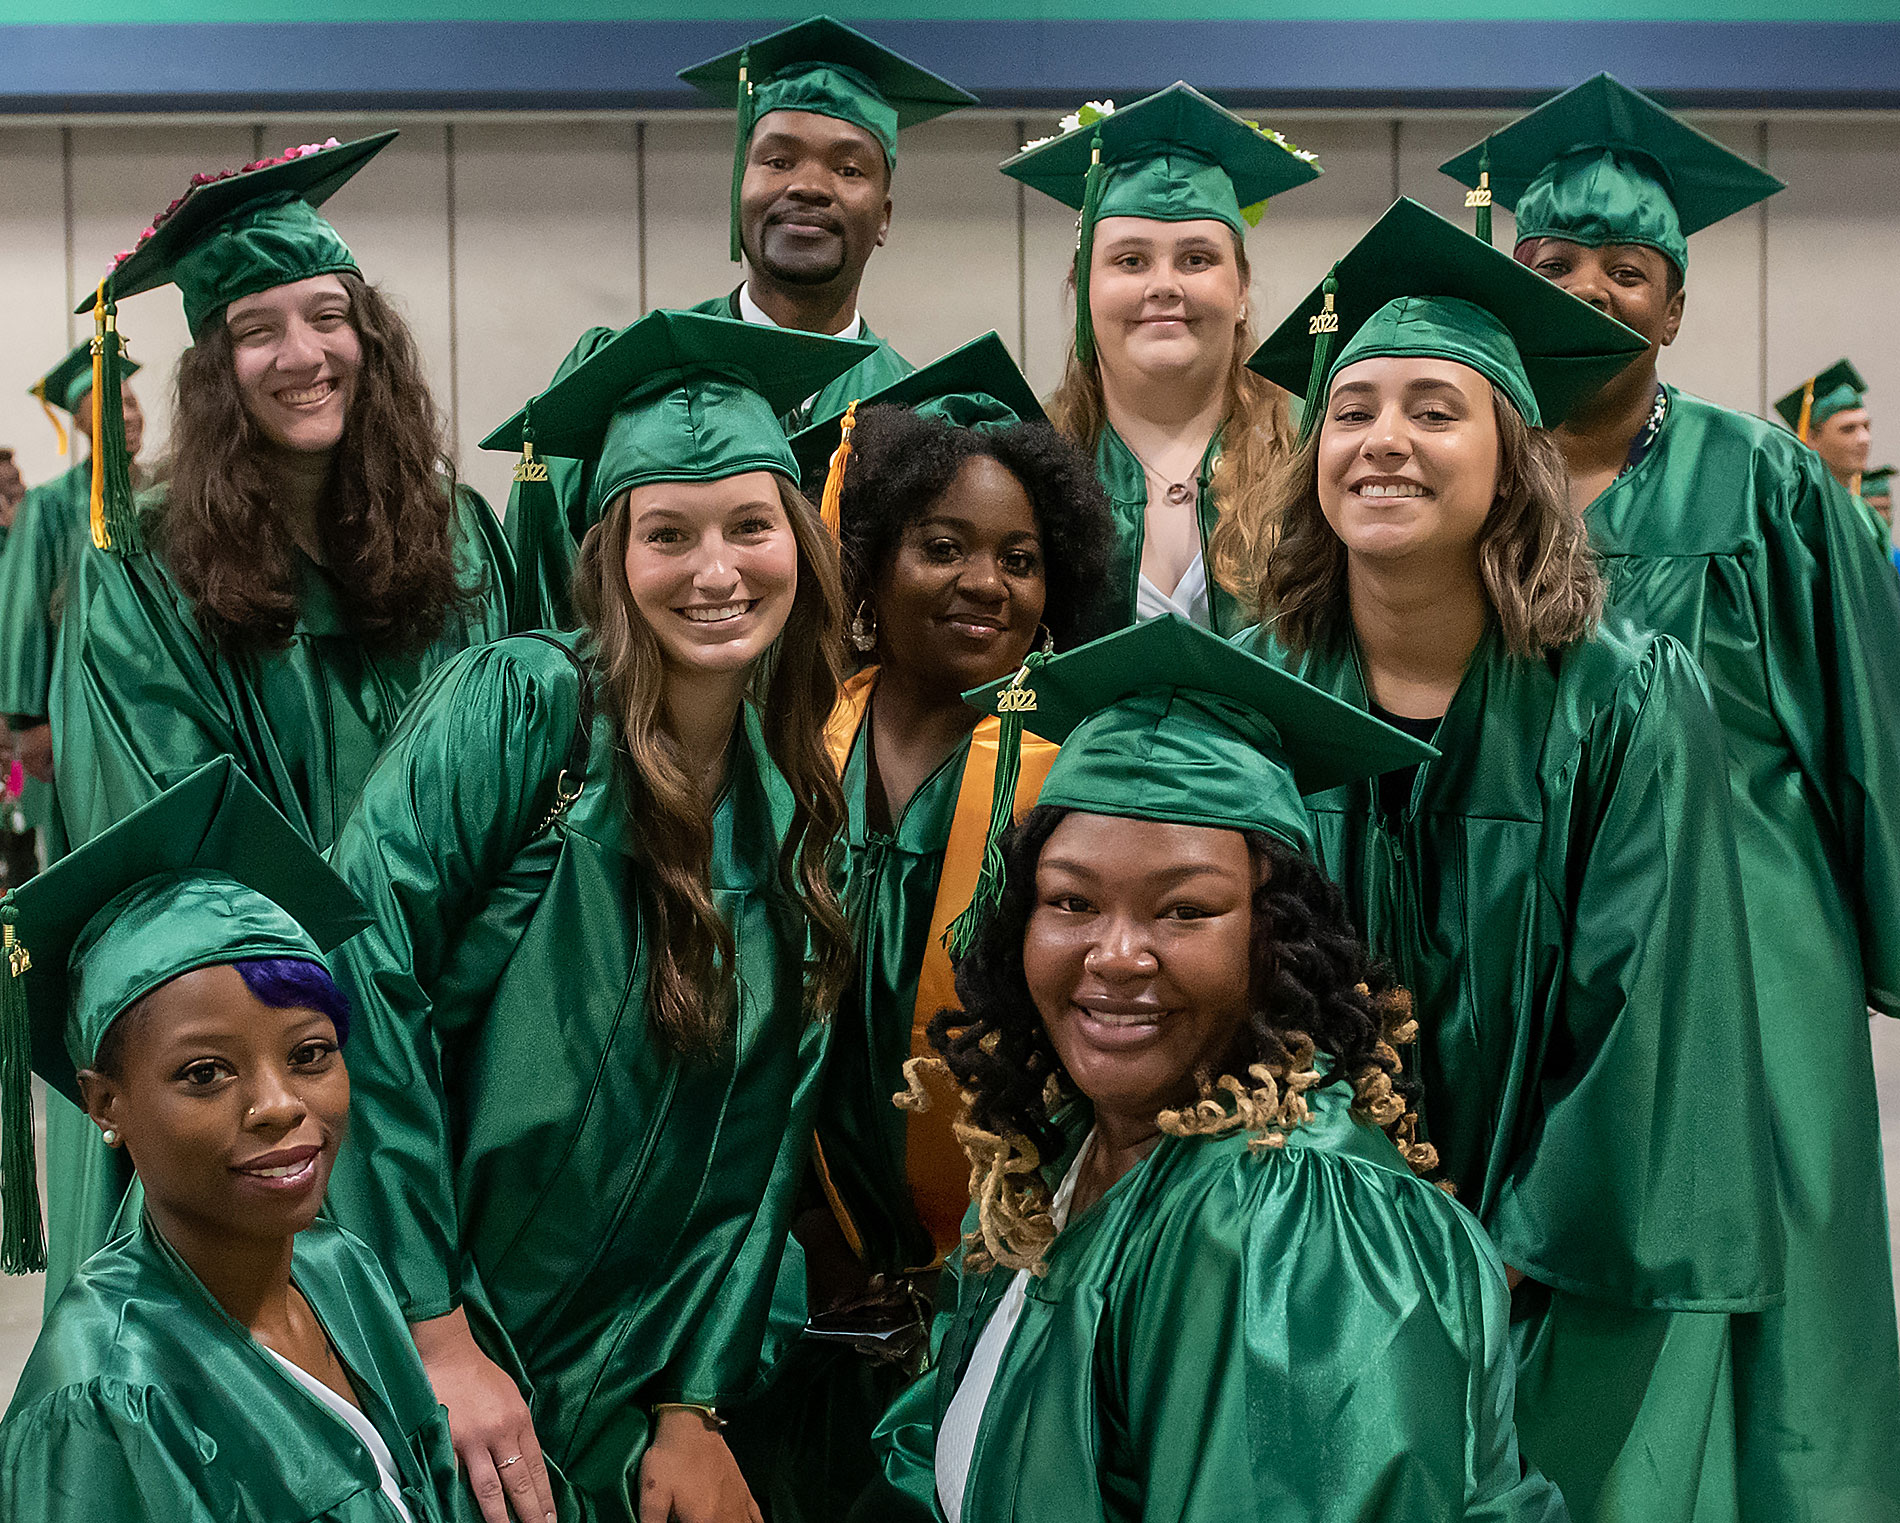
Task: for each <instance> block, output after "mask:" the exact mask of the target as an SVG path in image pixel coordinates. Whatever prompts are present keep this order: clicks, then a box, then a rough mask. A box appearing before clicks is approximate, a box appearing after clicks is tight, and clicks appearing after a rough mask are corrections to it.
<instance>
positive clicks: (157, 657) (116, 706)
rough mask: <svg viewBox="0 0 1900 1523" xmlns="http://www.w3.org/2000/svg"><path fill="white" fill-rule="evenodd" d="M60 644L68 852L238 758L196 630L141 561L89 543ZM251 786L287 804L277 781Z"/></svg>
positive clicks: (55, 699)
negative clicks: (194, 776)
mask: <svg viewBox="0 0 1900 1523" xmlns="http://www.w3.org/2000/svg"><path fill="white" fill-rule="evenodd" d="M59 640H60V661H59V680H58V682H57V684H56V686H55V689H54V692H53V694H52V702H51V708H52V714H51V718H52V723H53V765H54V773H55V777H56V780H57V783H56V785H57V787H58V790H59V801H60V808H61V810H62V812H63V813H64V815H65V817H66V823H67V826H68V828H69V830H70V831H71V834H72V838H73V843H74V844H75V845H78V844H80V843H82V842H85V841H89V840H91V839H92V837H94V836H96V835H98V834H99V833H100V832H101V831H102V830H104V829H106V827H107V826H109V825H112V824H114V823H116V822H117V821H119V820H122V819H124V818H125V816H126V815H128V814H130V813H131V812H132V811H133V810H135V809H137V808H138V807H139V806H140V805H141V804H144V803H146V802H148V801H149V800H151V799H152V798H154V797H155V796H156V795H158V794H159V793H161V792H163V791H164V790H165V789H166V788H168V787H169V786H171V784H173V783H175V782H177V781H178V780H179V779H180V778H182V777H184V776H186V775H187V774H188V773H190V772H192V771H193V770H194V769H196V768H197V767H200V766H202V765H203V764H204V763H206V762H208V761H211V760H214V759H215V758H217V757H219V756H226V755H238V756H242V755H245V754H247V752H248V750H249V748H247V747H245V746H243V745H242V744H241V743H240V739H239V736H238V734H237V732H236V729H235V727H234V726H235V719H234V716H233V713H232V710H231V707H230V705H229V704H228V703H227V702H226V701H225V697H224V695H223V694H222V693H221V692H220V690H219V688H218V685H217V682H216V679H215V677H214V675H213V673H212V670H211V667H210V665H209V663H208V660H207V652H206V650H205V647H204V645H203V643H202V640H201V637H200V635H199V633H198V630H197V628H196V626H195V625H194V624H193V623H192V621H191V618H190V615H189V614H188V613H186V612H185V611H184V610H183V608H182V607H181V606H180V600H179V598H178V594H177V593H176V591H175V590H174V589H173V587H172V585H171V582H170V579H169V578H168V577H166V575H165V574H164V572H163V571H162V570H160V569H159V566H158V564H157V562H156V561H154V560H153V559H152V558H151V556H150V555H147V554H134V555H129V556H119V555H116V554H113V553H111V552H108V551H104V550H97V549H94V548H93V547H92V546H91V545H90V544H88V545H87V546H86V547H85V549H84V550H83V551H81V553H80V555H79V558H78V560H77V562H76V564H75V566H74V568H73V574H72V577H71V582H70V590H69V594H68V598H67V606H66V610H65V616H64V618H63V619H62V621H61V624H60V634H59ZM254 781H257V782H259V783H260V785H261V786H264V787H265V791H266V792H267V793H270V794H271V795H272V796H274V797H276V798H279V799H282V798H295V797H296V796H297V795H296V791H295V789H294V788H292V787H291V786H290V780H289V779H287V778H279V779H268V780H267V779H254Z"/></svg>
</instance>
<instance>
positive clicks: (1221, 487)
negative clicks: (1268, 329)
mask: <svg viewBox="0 0 1900 1523" xmlns="http://www.w3.org/2000/svg"><path fill="white" fill-rule="evenodd" d="M1234 265H1235V268H1236V269H1237V270H1238V271H1239V274H1240V289H1241V291H1242V293H1243V294H1246V293H1250V292H1251V291H1252V289H1253V265H1252V263H1251V262H1250V261H1249V260H1248V258H1247V246H1246V244H1245V243H1243V242H1242V241H1241V240H1240V239H1239V238H1238V237H1236V238H1235V239H1234ZM1064 284H1065V286H1066V287H1067V289H1068V292H1069V296H1070V299H1071V300H1073V299H1074V296H1075V271H1074V270H1073V269H1072V270H1070V272H1069V274H1068V276H1067V277H1066V279H1065V281H1064ZM1255 345H1256V341H1255V339H1254V331H1253V317H1252V301H1251V296H1249V304H1248V311H1247V312H1245V313H1243V314H1242V316H1241V318H1240V320H1239V321H1238V322H1237V323H1235V324H1234V353H1233V358H1232V360H1231V362H1230V363H1229V366H1228V370H1227V410H1226V412H1225V414H1224V415H1223V418H1222V422H1221V450H1220V458H1219V459H1218V460H1216V461H1215V463H1214V477H1213V480H1212V482H1211V483H1210V486H1211V489H1212V491H1213V494H1214V501H1215V502H1216V503H1221V504H1225V503H1227V502H1228V501H1230V500H1231V499H1232V498H1233V497H1234V496H1235V494H1236V493H1238V492H1240V491H1242V490H1244V489H1245V487H1246V486H1247V484H1248V483H1251V482H1258V481H1261V480H1263V479H1264V478H1265V477H1266V476H1267V474H1268V473H1269V472H1270V471H1271V470H1272V469H1273V467H1274V465H1275V464H1276V463H1277V462H1278V461H1279V460H1280V459H1282V458H1283V457H1284V456H1285V455H1286V454H1287V452H1288V451H1289V450H1291V449H1292V448H1293V421H1292V412H1291V409H1290V408H1289V406H1288V402H1287V394H1286V393H1285V392H1284V391H1282V390H1281V389H1280V388H1279V387H1278V386H1276V385H1274V384H1273V382H1271V381H1269V380H1268V379H1267V378H1266V377H1265V376H1262V375H1256V374H1255V373H1254V372H1253V371H1251V370H1249V369H1248V368H1247V357H1248V356H1249V355H1251V354H1252V353H1253V351H1254V348H1255ZM1048 413H1049V421H1050V422H1051V423H1053V424H1054V425H1055V426H1056V430H1057V431H1058V432H1059V433H1061V434H1063V435H1065V436H1067V437H1068V438H1069V439H1071V440H1073V441H1074V442H1075V444H1076V445H1078V446H1079V447H1080V448H1081V449H1082V450H1083V451H1084V452H1085V453H1086V454H1087V455H1088V456H1089V458H1090V459H1091V460H1093V459H1094V458H1095V447H1096V445H1097V444H1098V443H1100V442H1101V437H1102V430H1103V429H1104V428H1106V427H1107V426H1108V404H1107V402H1106V401H1105V400H1104V399H1103V396H1102V360H1101V355H1100V354H1099V353H1097V355H1096V357H1095V359H1094V360H1093V361H1091V362H1090V363H1089V364H1088V365H1086V366H1084V365H1082V364H1080V363H1078V362H1077V360H1076V357H1075V341H1074V339H1073V337H1071V339H1070V341H1069V356H1068V359H1067V361H1066V362H1065V363H1064V365H1063V368H1062V381H1061V383H1060V384H1059V385H1058V386H1057V387H1056V389H1055V392H1054V394H1053V395H1052V396H1051V397H1050V398H1049V406H1048Z"/></svg>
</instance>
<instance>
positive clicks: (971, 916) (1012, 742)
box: [943, 651, 1047, 962]
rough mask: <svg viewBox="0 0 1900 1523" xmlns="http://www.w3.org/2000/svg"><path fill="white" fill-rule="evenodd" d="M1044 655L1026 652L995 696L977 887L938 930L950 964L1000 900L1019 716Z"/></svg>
mask: <svg viewBox="0 0 1900 1523" xmlns="http://www.w3.org/2000/svg"><path fill="white" fill-rule="evenodd" d="M1045 659H1047V658H1046V657H1044V655H1043V654H1042V652H1041V651H1031V652H1030V653H1029V657H1028V659H1027V660H1025V661H1024V662H1023V664H1022V669H1021V670H1020V671H1018V672H1017V673H1016V675H1015V676H1014V677H1012V678H1011V679H1010V683H1009V686H1008V687H1006V688H1004V689H1003V691H1002V692H1000V693H998V694H997V695H996V699H997V707H996V712H997V726H996V782H995V784H994V786H993V787H992V788H991V790H990V828H989V831H988V833H987V834H986V835H985V837H984V839H983V866H982V869H981V870H980V871H979V872H978V874H977V879H976V891H975V892H974V893H972V894H971V895H970V902H969V904H968V905H967V906H966V907H965V908H964V911H963V913H962V914H960V915H958V916H957V918H956V919H955V920H953V921H951V922H950V924H949V925H948V926H947V927H946V928H945V930H944V933H943V944H944V946H945V948H946V949H947V950H948V951H949V953H950V960H951V961H952V962H956V961H958V960H959V959H960V958H961V957H962V956H963V955H964V954H965V953H966V952H968V951H969V950H970V946H971V944H972V943H973V942H975V940H976V937H977V932H978V931H979V930H981V929H982V925H983V922H984V921H985V920H987V919H988V918H989V917H990V916H991V915H993V914H994V913H995V912H996V907H997V906H998V905H999V904H1001V903H1002V902H1003V833H1004V832H1005V831H1007V830H1008V829H1009V827H1010V826H1011V825H1013V824H1014V823H1015V822H1016V778H1017V774H1018V773H1020V772H1021V771H1022V760H1023V715H1025V714H1033V713H1035V711H1036V690H1035V689H1034V688H1032V687H1030V686H1029V685H1028V678H1029V674H1030V673H1031V672H1032V671H1034V670H1035V669H1036V668H1037V667H1039V666H1041V665H1042V663H1043V661H1044V660H1045Z"/></svg>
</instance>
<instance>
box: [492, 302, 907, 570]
mask: <svg viewBox="0 0 1900 1523" xmlns="http://www.w3.org/2000/svg"><path fill="white" fill-rule="evenodd" d="M876 347H877V346H876V345H875V344H873V343H869V342H866V341H864V340H860V339H841V338H825V337H823V336H822V335H819V334H816V333H803V332H799V331H798V330H796V329H791V328H768V327H766V326H764V325H763V324H758V323H747V322H740V321H738V320H737V319H734V318H730V317H713V316H710V315H708V314H706V313H702V312H673V311H659V312H649V313H648V314H647V315H646V316H645V317H643V318H641V319H640V320H639V321H638V322H636V323H633V324H631V325H629V326H628V327H626V328H623V329H621V331H620V332H619V333H617V334H615V335H614V336H613V337H612V338H611V339H609V340H608V341H607V342H606V343H604V344H602V345H601V346H600V347H599V348H598V349H596V350H595V351H594V352H593V353H592V354H590V355H589V356H588V357H587V358H586V359H585V360H583V361H582V362H581V363H580V364H579V365H577V366H575V367H574V369H573V370H571V371H569V372H568V373H567V374H566V375H564V376H563V377H561V379H560V380H558V381H556V382H555V383H554V384H553V385H552V386H550V387H549V388H548V389H547V390H546V391H544V392H542V393H541V394H540V395H539V396H538V397H535V398H534V399H533V400H532V401H531V402H529V403H528V405H527V406H525V407H524V408H522V409H521V411H520V412H518V413H516V414H515V415H514V416H513V417H512V418H510V419H509V420H508V421H507V422H506V423H504V424H502V425H501V427H499V428H497V429H496V430H495V431H494V432H493V433H491V434H490V435H489V436H488V437H487V438H486V439H484V440H482V448H483V449H492V450H516V449H518V450H521V451H522V462H521V465H520V466H518V467H517V468H516V478H517V479H518V480H521V481H524V482H527V481H531V480H540V481H545V480H546V469H547V468H546V466H545V465H542V464H541V463H540V462H538V461H536V460H535V458H534V451H535V450H536V449H539V450H541V451H542V452H543V453H545V454H550V455H564V456H568V457H570V458H573V459H577V460H591V461H593V462H594V473H593V488H592V490H591V491H590V492H589V493H588V495H587V499H586V501H585V502H578V503H575V504H574V505H573V507H572V509H571V512H570V520H569V525H568V526H569V528H570V529H571V530H572V531H573V535H574V538H575V540H576V541H577V542H578V541H579V540H580V538H581V537H582V536H583V535H584V534H585V533H586V531H587V529H588V527H589V526H590V525H592V524H594V523H597V522H598V521H599V520H600V516H601V514H602V512H603V511H605V509H606V507H607V505H608V504H609V503H611V502H612V501H613V500H614V498H616V497H617V496H619V495H620V493H622V492H624V491H626V490H627V489H628V488H629V487H635V486H639V485H642V484H643V483H645V482H650V481H721V480H724V479H725V478H726V477H728V476H737V475H741V474H742V473H744V472H746V471H777V472H778V473H779V474H780V475H783V476H787V477H789V478H791V479H792V480H793V481H796V480H797V479H798V460H797V458H796V457H795V456H794V455H793V454H792V447H791V445H790V443H788V442H787V440H786V438H785V430H784V429H783V428H782V427H780V425H779V421H778V420H779V417H780V416H781V415H782V414H784V413H786V412H789V411H790V410H791V409H792V408H793V407H795V406H797V405H798V404H799V403H801V402H803V401H804V400H805V398H807V397H809V396H810V395H811V394H812V393H813V392H815V391H817V390H819V388H821V387H823V386H824V385H826V384H827V383H829V382H831V381H833V380H835V379H837V377H839V376H841V375H843V374H844V373H845V372H846V371H847V370H849V369H851V367H852V366H854V365H857V364H859V363H861V362H862V361H863V360H864V359H865V358H866V357H867V356H869V355H870V354H872V353H873V352H874V351H875V349H876ZM537 467H538V468H539V470H540V472H541V474H540V475H539V476H538V477H537V476H534V475H532V474H529V475H523V474H522V473H523V471H524V470H526V471H530V472H531V471H532V470H533V469H534V468H537ZM550 495H551V494H550ZM518 509H519V500H518ZM531 511H540V509H539V508H532V509H531Z"/></svg>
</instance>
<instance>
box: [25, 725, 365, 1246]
mask: <svg viewBox="0 0 1900 1523" xmlns="http://www.w3.org/2000/svg"><path fill="white" fill-rule="evenodd" d="M0 921H4V925H5V942H6V955H7V963H8V966H7V968H6V970H5V973H4V975H3V976H4V980H5V1000H4V1003H3V1005H0V1023H4V1026H5V1032H4V1036H3V1037H0V1105H4V1107H5V1112H6V1114H5V1121H4V1139H3V1141H4V1148H3V1149H0V1172H3V1173H4V1176H5V1177H4V1180H3V1181H0V1195H3V1198H4V1207H5V1211H6V1224H5V1242H6V1268H7V1269H8V1270H9V1272H16V1273H17V1272H19V1271H20V1270H21V1269H22V1268H25V1267H34V1268H37V1267H41V1265H42V1264H43V1253H38V1254H37V1256H38V1258H39V1259H40V1263H34V1262H33V1260H34V1258H35V1256H36V1251H37V1250H38V1239H39V1223H38V1209H37V1208H38V1200H37V1194H36V1193H35V1192H36V1190H37V1185H36V1182H35V1170H34V1164H33V1154H32V1132H33V1116H32V1093H31V1090H30V1088H29V1087H28V1083H27V1065H28V1061H29V1055H30V1064H31V1068H32V1070H33V1071H34V1072H36V1073H38V1074H39V1075H40V1077H41V1078H43V1079H45V1080H46V1082H47V1083H48V1084H50V1085H51V1086H52V1087H53V1088H55V1089H57V1090H58V1091H59V1092H60V1093H62V1094H64V1095H65V1096H66V1097H67V1098H68V1099H70V1100H72V1101H73V1102H74V1103H75V1104H77V1103H79V1099H80V1096H79V1086H78V1081H77V1078H76V1075H77V1072H78V1070H79V1069H81V1068H84V1067H87V1066H89V1065H90V1064H91V1062H92V1060H93V1058H94V1056H95V1055H96V1054H97V1052H98V1050H99V1044H100V1042H101V1040H102V1039H103V1038H104V1037H105V1034H106V1031H107V1029H108V1028H109V1027H110V1026H111V1025H112V1023H113V1022H114V1021H115V1020H117V1019H118V1018H119V1016H121V1015H122V1014H124V1013H125V1011H126V1010H127V1009H129V1008H130V1007H131V1006H132V1005H133V1004H135V1003H137V1001H139V1000H141V999H143V998H144V997H145V996H146V995H147V994H149V993H151V992H152V991H153V990H154V989H156V988H158V987H159V986H160V985H161V984H165V983H168V982H169V981H170V980H172V979H174V978H178V977H180V976H181V975H183V974H186V973H190V972H193V971H195V970H196V969H199V968H207V967H214V966H217V965H219V964H223V963H230V962H237V961H240V960H242V959H247V958H254V957H271V958H277V957H292V958H303V959H306V960H308V961H311V962H318V963H321V962H322V961H323V954H324V953H325V952H327V951H329V950H330V949H331V948H333V947H335V946H338V945H340V944H341V943H342V942H344V941H346V940H348V939H349V938H350V937H351V936H353V935H355V934H356V933H357V931H359V930H361V929H362V928H363V927H364V926H365V925H367V924H368V917H367V916H366V915H365V913H364V911H363V907H362V905H361V903H360V902H359V901H358V899H357V897H356V895H355V894H354V893H352V892H351V890H350V888H349V885H347V884H346V883H345V882H344V881H343V880H342V878H340V877H339V876H337V874H336V872H335V870H334V869H332V868H331V867H330V865H329V864H328V863H327V862H325V861H324V860H323V858H322V856H321V855H320V854H319V853H318V852H317V851H316V850H315V848H313V847H312V846H311V845H310V844H309V843H308V842H307V841H305V840H304V838H303V837H302V836H301V835H299V834H298V832H297V830H296V828H295V827H294V826H293V825H291V823H290V822H289V821H288V820H286V819H285V818H284V817H283V816H282V815H281V814H279V813H278V812H277V811H276V810H275V809H274V808H272V806H271V804H270V803H269V801H268V800H267V799H265V797H264V795H263V794H262V793H260V792H259V791H258V789H257V785H256V784H254V783H253V782H252V781H251V780H250V779H249V778H248V777H246V776H245V775H244V773H243V772H241V771H240V770H239V769H238V766H237V763H236V762H235V761H233V760H232V758H230V757H228V756H221V757H219V758H217V759H216V760H215V761H210V762H207V763H205V765H204V766H202V767H200V768H198V769H197V770H196V771H195V772H193V773H191V774H190V775H189V776H188V777H186V778H185V779H184V780H183V781H181V782H179V783H176V784H174V785H173V786H172V787H170V788H168V789H166V790H165V791H164V792H163V793H161V794H159V795H158V797H156V798H154V799H152V800H151V801H150V802H149V803H147V804H145V805H143V806H142V807H140V808H139V809H137V810H135V811H134V812H133V813H131V814H129V815H127V816H126V817H125V818H124V819H122V820H120V821H119V822H118V823H117V824H116V825H114V826H112V827H111V828H110V829H109V830H107V831H105V832H104V833H103V834H101V835H98V836H95V837H94V838H93V839H92V840H90V841H88V842H87V843H86V844H85V845H84V846H81V847H79V848H78V849H77V850H76V851H74V852H73V853H72V854H71V855H70V856H67V857H63V858H62V859H61V860H60V861H58V862H57V863H55V864H54V865H53V866H52V867H50V868H48V869H47V870H46V871H45V872H43V873H41V874H40V875H39V876H38V877H36V878H34V879H32V880H31V881H30V882H28V883H26V884H24V885H22V886H21V887H20V888H17V889H15V890H13V891H12V892H11V893H9V894H7V895H6V897H5V899H4V900H0ZM22 1136H23V1138H24V1140H22ZM29 1196H30V1197H31V1202H30V1204H29V1200H28V1197H29Z"/></svg>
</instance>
